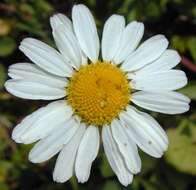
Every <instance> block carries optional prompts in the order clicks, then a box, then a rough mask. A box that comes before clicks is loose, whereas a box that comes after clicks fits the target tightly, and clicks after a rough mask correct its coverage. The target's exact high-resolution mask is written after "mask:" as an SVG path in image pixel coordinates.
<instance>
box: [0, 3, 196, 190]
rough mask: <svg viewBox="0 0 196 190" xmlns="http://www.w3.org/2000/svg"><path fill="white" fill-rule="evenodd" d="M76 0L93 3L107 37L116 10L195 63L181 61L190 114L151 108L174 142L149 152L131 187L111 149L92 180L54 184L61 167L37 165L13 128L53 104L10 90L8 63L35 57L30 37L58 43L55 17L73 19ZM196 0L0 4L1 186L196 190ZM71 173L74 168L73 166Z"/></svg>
mask: <svg viewBox="0 0 196 190" xmlns="http://www.w3.org/2000/svg"><path fill="white" fill-rule="evenodd" d="M75 3H84V4H86V5H87V6H88V7H89V8H90V9H91V11H92V12H93V14H94V16H95V19H96V24H97V26H98V32H99V35H100V36H101V31H102V28H103V24H104V21H105V20H106V19H107V18H108V17H109V16H110V15H111V14H114V13H118V14H122V15H124V16H125V18H126V20H127V23H128V22H130V21H132V20H138V21H142V22H144V24H145V34H144V38H143V40H145V39H147V38H148V37H150V36H152V35H155V34H159V33H162V34H164V35H166V37H167V38H168V39H169V41H170V48H173V49H176V50H178V51H179V53H180V54H181V55H183V56H185V57H186V58H188V59H189V60H190V61H191V62H192V63H190V64H191V67H190V64H189V65H188V66H187V65H186V64H182V63H181V64H179V65H178V66H177V68H179V69H182V70H184V71H185V72H186V74H187V77H188V79H189V85H188V86H186V87H185V88H184V89H181V90H180V91H181V92H182V93H184V94H186V95H188V96H189V97H190V98H191V99H192V102H191V108H190V111H189V112H187V113H185V114H182V115H175V116H171V115H163V114H157V113H153V112H151V114H152V115H153V116H154V117H155V118H156V119H157V120H158V121H159V123H160V124H161V125H162V126H163V128H164V129H165V130H166V131H167V133H168V136H169V139H170V145H169V149H168V151H167V152H166V153H165V156H164V157H163V158H161V159H154V158H152V157H150V156H147V155H146V154H144V153H142V152H141V153H140V155H141V157H142V164H143V167H142V171H141V173H140V174H138V175H136V176H135V177H134V181H133V183H132V184H131V185H130V186H128V187H126V188H125V187H123V186H121V185H120V184H119V182H118V181H117V178H116V177H115V175H114V173H113V172H112V170H111V169H110V166H109V165H108V163H107V160H106V157H105V155H104V153H103V149H101V150H100V153H99V156H98V158H97V159H96V161H95V162H94V164H93V167H92V172H91V176H90V179H89V181H88V182H87V183H85V184H78V183H77V180H76V178H75V177H73V178H71V180H70V181H69V182H67V183H64V184H57V183H55V182H53V181H52V171H53V168H54V164H55V159H56V158H53V159H51V160H50V161H48V162H47V163H42V164H32V163H30V162H29V161H28V157H27V155H28V152H29V150H30V148H31V147H32V145H22V144H16V143H15V142H13V141H12V139H11V137H10V136H11V131H12V129H13V127H14V126H15V125H16V124H17V123H19V122H20V121H21V120H22V119H23V118H24V117H25V116H26V115H27V114H30V113H32V111H34V110H36V109H37V108H39V107H41V106H43V105H45V104H47V103H48V102H44V101H30V100H23V99H19V98H16V97H14V96H12V95H10V94H8V93H7V92H6V91H5V89H4V88H3V84H4V82H5V80H6V79H7V68H8V66H9V65H11V64H13V63H16V62H25V61H28V59H27V58H26V57H25V56H24V55H23V54H22V53H21V52H20V51H19V50H18V48H17V47H18V45H19V43H20V41H21V40H22V39H23V38H25V37H35V38H37V39H40V40H42V41H44V42H46V43H48V44H50V45H52V46H54V43H53V40H52V36H51V29H50V26H49V17H50V16H51V15H53V14H55V13H57V12H61V13H64V14H66V15H67V16H69V17H70V14H71V8H72V6H73V5H74V4H75ZM194 68H196V2H195V1H194V0H186V1H185V0H112V1H110V0H108V1H106V0H97V1H96V0H81V1H72V0H50V1H49V0H20V1H19V0H18V1H17V0H1V1H0V190H61V189H67V190H92V189H94V190H120V189H127V190H128V189H129V190H157V189H159V190H196V177H195V175H196V126H195V125H196V102H195V100H196V76H195V72H196V70H194ZM65 172H66V171H65Z"/></svg>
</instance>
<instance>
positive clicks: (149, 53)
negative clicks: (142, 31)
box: [121, 34, 168, 71]
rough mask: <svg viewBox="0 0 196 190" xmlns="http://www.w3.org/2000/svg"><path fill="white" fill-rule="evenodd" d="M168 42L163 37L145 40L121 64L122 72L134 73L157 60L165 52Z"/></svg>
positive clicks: (157, 36)
mask: <svg viewBox="0 0 196 190" xmlns="http://www.w3.org/2000/svg"><path fill="white" fill-rule="evenodd" d="M167 46H168V40H167V39H166V38H165V36H163V35H160V34H159V35H156V36H153V37H151V38H150V39H148V40H146V41H145V42H143V43H142V44H141V46H140V47H139V48H138V49H136V51H134V52H133V53H131V54H130V55H129V57H128V58H127V59H126V60H125V62H124V63H123V64H122V66H121V68H122V69H123V70H124V71H136V70H138V69H140V68H142V67H143V66H145V65H147V64H149V63H150V62H152V61H154V60H155V59H157V58H159V57H160V56H161V54H162V53H163V52H164V51H165V50H166V48H167Z"/></svg>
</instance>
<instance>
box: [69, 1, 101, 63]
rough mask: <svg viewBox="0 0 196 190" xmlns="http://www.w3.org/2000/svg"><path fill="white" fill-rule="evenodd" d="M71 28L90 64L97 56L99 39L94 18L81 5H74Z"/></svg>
mask: <svg viewBox="0 0 196 190" xmlns="http://www.w3.org/2000/svg"><path fill="white" fill-rule="evenodd" d="M72 20H73V27H74V32H75V34H76V37H77V39H78V41H79V44H80V47H81V48H82V50H83V52H84V53H85V54H86V55H87V56H88V57H89V59H90V60H91V61H92V62H94V63H95V62H96V61H97V60H98V56H99V47H100V45H99V37H98V34H97V28H96V25H95V21H94V18H93V16H92V14H91V13H90V11H89V9H88V8H87V7H86V6H85V5H82V4H79V5H74V7H73V9H72Z"/></svg>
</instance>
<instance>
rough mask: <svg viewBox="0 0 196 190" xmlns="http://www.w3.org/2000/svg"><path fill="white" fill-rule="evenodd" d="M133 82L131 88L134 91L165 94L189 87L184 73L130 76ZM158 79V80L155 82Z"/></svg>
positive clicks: (162, 72)
mask: <svg viewBox="0 0 196 190" xmlns="http://www.w3.org/2000/svg"><path fill="white" fill-rule="evenodd" d="M127 76H128V78H132V79H133V80H132V81H131V82H130V86H131V87H132V88H133V89H137V90H143V91H149V92H165V91H172V90H177V89H180V88H182V87H184V86H186V85H187V82H188V81H187V77H186V74H185V72H184V71H181V70H174V69H172V70H169V71H159V72H155V73H145V74H143V75H133V74H131V75H129V73H128V74H127ZM155 79H156V80H155Z"/></svg>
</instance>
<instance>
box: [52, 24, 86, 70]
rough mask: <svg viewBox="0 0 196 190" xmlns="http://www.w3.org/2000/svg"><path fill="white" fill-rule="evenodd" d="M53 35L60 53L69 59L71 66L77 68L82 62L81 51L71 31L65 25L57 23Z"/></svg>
mask: <svg viewBox="0 0 196 190" xmlns="http://www.w3.org/2000/svg"><path fill="white" fill-rule="evenodd" d="M53 36H54V39H55V42H56V45H57V47H58V49H59V50H60V52H61V54H62V55H63V56H65V59H68V60H69V61H70V64H71V65H72V66H73V67H75V68H76V69H78V68H79V66H80V64H81V62H82V53H81V49H80V46H79V44H78V41H77V39H76V37H75V35H74V34H73V32H72V31H70V29H69V28H66V26H64V25H59V26H58V28H57V29H55V30H53Z"/></svg>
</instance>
